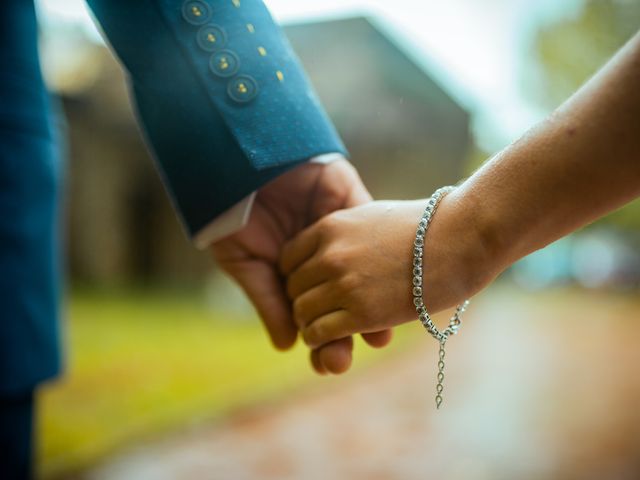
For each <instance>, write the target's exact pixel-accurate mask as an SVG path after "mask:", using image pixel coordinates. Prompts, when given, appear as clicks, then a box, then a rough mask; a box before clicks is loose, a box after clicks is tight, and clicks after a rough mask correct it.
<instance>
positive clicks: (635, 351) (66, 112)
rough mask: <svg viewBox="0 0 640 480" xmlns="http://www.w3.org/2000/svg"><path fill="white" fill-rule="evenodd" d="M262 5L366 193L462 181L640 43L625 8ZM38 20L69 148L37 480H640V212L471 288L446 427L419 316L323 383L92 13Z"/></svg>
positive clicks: (553, 1)
mask: <svg viewBox="0 0 640 480" xmlns="http://www.w3.org/2000/svg"><path fill="white" fill-rule="evenodd" d="M266 3H267V5H268V6H269V7H270V8H271V10H272V13H273V14H274V16H275V17H276V18H277V19H278V20H279V21H281V22H283V23H284V24H285V25H286V27H285V30H286V33H287V35H288V36H289V38H290V40H291V42H292V44H293V46H294V49H295V50H296V52H297V53H298V55H299V56H300V58H301V60H302V62H303V64H304V65H305V67H306V68H307V70H308V73H309V75H310V77H311V78H312V81H313V83H314V84H315V86H316V88H317V90H318V92H319V95H320V97H321V99H322V100H323V102H324V104H325V106H326V108H327V110H328V112H329V114H330V116H331V117H332V119H333V120H334V121H335V123H336V125H337V127H338V130H339V131H340V133H341V135H342V136H343V138H344V140H345V143H346V144H347V146H348V148H349V149H350V151H351V154H352V160H353V163H354V164H355V165H356V166H357V168H358V169H359V171H360V173H361V175H362V177H363V178H364V180H365V183H366V184H367V185H368V186H369V187H370V189H371V191H372V193H373V195H374V196H375V197H376V198H406V199H409V198H422V197H425V196H427V195H429V194H430V193H431V192H432V191H433V190H434V188H436V187H437V186H440V185H443V184H447V183H451V182H456V181H457V180H459V179H460V178H462V177H464V176H466V175H469V174H470V173H471V172H472V171H473V170H474V169H475V168H477V167H478V166H479V165H480V164H481V163H482V162H483V161H484V160H485V159H487V158H488V157H490V156H491V155H493V154H494V153H496V152H497V151H499V150H500V149H502V148H504V147H505V146H506V145H508V144H509V143H510V142H511V141H513V140H515V139H517V138H518V137H519V136H520V135H521V134H523V133H524V132H525V131H526V130H527V129H528V128H529V127H530V126H532V125H533V124H535V123H536V122H537V121H539V120H541V119H543V118H544V117H545V115H547V114H548V113H549V112H550V111H552V110H553V109H554V108H555V107H556V106H558V105H559V104H560V103H561V102H562V101H563V100H564V99H566V98H567V97H568V96H569V95H570V94H571V93H572V92H573V91H575V90H576V89H577V88H578V87H579V86H580V85H581V84H582V83H583V82H584V81H585V80H586V79H587V78H588V77H589V76H590V75H591V74H593V73H594V72H595V71H596V70H597V69H598V68H599V67H600V66H601V65H602V64H603V63H604V62H605V61H606V60H607V59H608V58H609V57H610V56H611V55H612V54H613V53H614V52H615V51H616V50H617V49H618V48H620V46H622V45H623V44H624V42H625V41H626V40H627V39H629V38H630V37H631V36H632V35H633V34H634V33H635V32H636V31H637V30H638V28H639V26H640V3H639V2H637V1H635V0H539V1H536V2H530V1H524V0H482V1H474V0H449V1H447V2H442V1H436V0H420V1H418V0H395V1H393V2H387V1H383V0H369V1H366V0H362V1H350V0H322V1H320V0H305V1H304V2H301V1H297V0H271V1H267V2H266ZM38 7H39V17H40V21H41V34H42V35H41V36H42V45H41V48H42V50H41V53H42V64H43V67H44V71H45V75H46V78H47V82H48V84H49V86H50V89H51V91H52V92H53V93H54V94H55V96H56V97H57V98H58V99H59V104H60V111H61V114H62V115H61V128H63V129H64V131H65V132H66V139H67V150H68V165H67V172H68V175H67V205H66V207H67V208H66V219H65V220H66V223H65V235H66V239H67V241H66V245H67V247H66V252H65V254H66V261H67V266H68V268H67V271H68V277H69V282H68V285H69V288H68V292H67V297H68V300H67V302H66V315H65V331H66V336H65V338H66V352H67V362H66V363H67V368H66V375H65V376H64V377H63V378H62V379H60V380H59V381H56V382H54V383H52V384H50V385H48V386H47V387H46V388H45V389H44V391H43V393H42V395H41V396H40V400H39V427H38V428H39V442H40V443H39V447H38V448H39V460H38V469H39V475H40V476H41V477H42V478H96V479H123V478H124V479H128V478H135V479H142V478H153V479H158V478H167V479H171V478H181V479H189V478H194V479H201V478H212V479H218V478H220V479H254V478H255V479H262V478H274V479H288V478H292V479H315V478H318V479H320V478H322V479H324V478H344V479H360V478H362V479H365V478H366V479H424V478H431V476H433V477H434V478H435V477H436V476H437V477H438V478H441V479H445V480H448V479H472V480H475V479H485V478H486V479H502V478H505V479H506V478H510V479H513V478H518V479H529V478H531V479H533V478H536V479H540V478H548V479H573V478H575V479H578V478H580V479H583V478H589V479H590V478H598V479H600V478H607V479H637V478H640V412H639V410H638V408H637V405H638V404H639V403H640V349H639V348H638V342H640V322H639V321H638V320H639V318H638V317H639V316H640V297H639V295H638V292H639V290H638V286H639V285H640V204H638V203H634V204H631V205H629V206H628V207H626V208H624V209H622V210H620V211H618V212H616V213H614V214H613V215H611V216H609V217H607V218H605V219H603V220H602V221H600V222H598V223H596V224H594V225H591V226H589V227H588V228H586V229H584V230H583V231H580V232H578V233H576V234H574V235H572V236H570V237H568V238H566V239H563V240H561V241H559V242H557V243H555V244H553V245H551V246H549V247H548V248H546V249H545V250H543V251H540V252H537V253H536V254H534V255H531V256H530V257H528V258H526V259H524V260H523V261H521V262H519V263H518V264H517V265H515V266H514V267H513V268H512V269H510V270H509V271H508V272H506V273H505V274H504V275H503V276H502V277H501V278H500V279H499V281H498V282H496V284H495V285H494V286H492V287H491V288H490V289H488V290H487V291H486V292H484V293H483V294H481V295H480V296H479V298H478V299H477V301H476V302H475V303H474V306H473V308H472V309H471V311H470V312H469V319H468V321H467V325H466V326H465V329H464V333H463V335H461V336H460V337H457V338H456V341H455V342H452V344H451V346H450V348H448V357H447V358H448V363H447V365H448V366H447V369H448V370H447V398H446V400H445V408H444V410H441V411H439V412H437V413H436V411H435V408H434V405H433V398H432V396H433V390H434V386H435V385H434V382H435V360H436V355H437V351H436V347H437V345H436V344H435V342H433V341H432V340H431V339H430V338H427V336H426V335H425V334H424V332H422V330H421V327H420V326H419V325H417V324H416V325H407V326H405V327H403V328H400V329H398V332H397V335H396V339H395V341H394V342H393V344H392V346H391V347H389V348H388V349H385V350H384V351H375V352H374V351H371V350H369V349H367V348H365V347H364V346H363V345H362V344H361V343H358V344H357V346H356V352H355V368H354V369H353V371H351V372H350V373H349V374H348V375H346V376H345V377H343V378H316V377H315V376H314V374H313V373H312V372H311V369H310V368H309V366H308V362H307V359H306V352H305V351H304V349H303V348H301V347H298V348H296V349H294V351H293V352H291V353H284V354H283V353H278V352H275V351H274V350H273V349H272V348H271V347H270V345H269V343H268V342H267V340H266V337H265V335H264V333H263V331H262V327H261V326H260V324H259V322H258V320H257V318H256V316H255V314H254V312H253V310H252V309H251V307H250V306H249V305H248V304H247V302H246V301H245V300H244V298H243V296H242V294H241V293H240V292H239V291H238V290H237V289H236V287H234V286H233V285H232V284H231V283H230V282H229V281H228V280H226V279H225V278H224V277H223V276H222V275H221V274H220V273H219V272H218V271H217V270H216V267H215V265H214V264H213V262H212V261H211V260H210V258H209V256H208V254H206V253H201V252H197V251H195V249H194V248H193V247H192V246H191V245H190V244H189V242H188V241H187V240H186V239H185V236H184V234H183V232H182V231H181V229H180V227H179V224H178V222H177V220H176V218H175V216H174V214H173V212H172V210H171V207H170V205H169V202H168V201H167V198H166V197H165V194H164V192H163V189H162V185H161V183H160V181H159V178H158V176H157V174H156V172H155V170H154V169H153V166H152V163H151V160H150V158H149V156H148V154H147V153H146V151H145V148H144V146H143V144H142V142H141V139H140V135H139V132H138V130H137V126H136V123H135V119H134V116H133V114H132V111H131V108H130V106H129V103H128V100H127V87H126V82H125V79H124V77H123V74H122V72H121V70H120V68H119V67H118V65H117V63H116V61H115V60H114V58H113V57H112V55H111V54H110V53H109V51H108V50H107V49H106V47H105V45H104V43H103V42H102V41H101V39H100V36H99V34H98V32H97V31H96V29H95V27H94V25H93V23H92V22H91V19H90V16H89V14H88V12H87V10H86V6H85V4H84V3H83V2H82V1H81V0H39V1H38ZM615 161H616V159H615V158H612V159H611V167H612V168H615Z"/></svg>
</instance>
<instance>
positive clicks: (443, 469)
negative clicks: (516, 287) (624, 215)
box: [86, 293, 640, 480]
mask: <svg viewBox="0 0 640 480" xmlns="http://www.w3.org/2000/svg"><path fill="white" fill-rule="evenodd" d="M566 295H567V294H565V297H564V298H561V297H555V296H545V297H543V299H544V301H540V298H538V299H537V300H538V301H534V299H535V297H529V299H523V297H522V296H514V295H511V294H509V295H505V294H504V293H501V294H493V295H489V296H486V297H485V299H484V300H480V301H479V302H476V304H475V305H474V308H473V309H472V311H471V313H472V315H471V318H470V319H469V320H468V321H467V324H466V325H465V328H464V329H463V330H462V333H461V335H459V336H458V337H456V338H454V339H453V341H452V342H451V344H450V347H449V349H448V354H447V383H446V390H445V405H444V408H443V410H440V411H438V412H436V411H435V407H434V402H433V394H434V385H433V380H434V367H435V358H436V345H435V343H434V342H433V341H431V340H430V339H428V338H426V337H425V340H424V342H421V343H420V345H419V346H418V348H417V349H416V350H415V351H412V352H406V353H405V354H403V355H402V356H399V357H397V358H394V359H393V360H392V361H390V362H388V363H386V364H384V365H379V366H377V367H375V368H372V369H369V370H368V371H366V372H362V373H359V374H357V375H351V376H347V377H345V378H342V379H339V380H335V379H334V380H331V381H328V382H327V383H326V385H327V387H326V388H324V389H321V390H319V389H315V390H314V391H312V392H306V393H304V394H303V395H299V396H297V397H296V398H295V399H293V400H290V401H287V402H285V403H284V404H282V403H280V404H278V405H271V406H263V407H260V408H256V409H254V410H252V411H250V412H245V413H243V414H241V415H237V416H235V417H234V418H231V419H229V420H227V421H225V422H223V423H219V424H216V425H213V426H208V427H204V428H201V429H198V430H194V431H192V432H190V433H184V434H180V435H178V436H176V437H175V438H171V439H168V440H163V441H161V442H158V443H155V444H153V445H147V446H145V447H144V448H139V449H136V450H134V451H131V452H128V453H126V454H124V455H122V456H120V457H118V458H116V459H113V460H112V461H110V462H108V463H107V464H105V465H103V466H101V467H99V468H97V469H96V470H94V471H93V472H89V473H88V474H87V475H86V478H88V479H91V480H115V479H117V480H122V479H135V480H146V479H153V480H162V479H171V480H173V479H185V480H189V479H224V480H227V479H230V480H245V479H246V480H253V479H260V480H261V479H265V480H267V479H278V480H288V479H296V480H297V479H302V480H316V479H318V480H321V479H322V480H324V479H346V480H360V479H362V480H365V479H366V480H392V479H393V480H396V479H398V480H413V479H416V480H417V479H428V478H429V479H430V478H434V479H438V480H454V479H461V480H483V479H491V480H496V479H503V478H504V479H519V480H523V479H524V480H526V479H541V478H543V479H556V478H557V479H567V480H570V479H574V478H575V479H578V478H580V479H583V478H594V479H596V478H607V479H621V480H624V479H637V478H640V409H638V408H637V405H639V404H640V347H638V345H637V342H638V341H639V340H640V309H639V305H640V304H639V303H638V302H635V301H632V300H629V299H628V298H612V297H605V296H597V295H595V296H590V297H577V298H571V299H570V301H567V299H566ZM568 295H570V296H571V295H575V294H568Z"/></svg>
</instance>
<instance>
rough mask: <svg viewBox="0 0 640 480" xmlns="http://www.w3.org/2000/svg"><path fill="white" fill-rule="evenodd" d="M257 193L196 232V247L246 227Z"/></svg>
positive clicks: (329, 158) (331, 156)
mask: <svg viewBox="0 0 640 480" xmlns="http://www.w3.org/2000/svg"><path fill="white" fill-rule="evenodd" d="M342 159H344V155H342V154H341V153H326V154H324V155H318V156H317V157H313V158H311V159H310V160H309V163H321V164H324V165H326V164H328V163H331V162H335V161H336V160H342ZM256 194H257V191H256V192H252V193H251V194H250V195H248V196H247V197H245V198H244V199H242V200H240V201H239V202H238V203H236V204H235V205H234V206H233V207H231V208H230V209H228V210H227V211H225V212H224V213H222V214H220V215H219V216H218V217H216V218H215V219H214V220H212V221H211V223H209V224H207V225H206V226H205V227H203V228H202V229H201V230H200V231H199V232H198V233H196V234H195V235H194V237H193V243H194V244H195V246H196V248H198V249H200V250H205V249H206V248H208V247H209V246H210V245H211V244H212V243H215V242H217V241H218V240H221V239H222V238H224V237H226V236H229V235H231V234H232V233H235V232H237V231H238V230H242V228H244V226H245V225H246V224H247V223H248V222H249V216H250V215H251V208H252V207H253V202H254V201H255V199H256Z"/></svg>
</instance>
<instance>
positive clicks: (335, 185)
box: [212, 160, 390, 373]
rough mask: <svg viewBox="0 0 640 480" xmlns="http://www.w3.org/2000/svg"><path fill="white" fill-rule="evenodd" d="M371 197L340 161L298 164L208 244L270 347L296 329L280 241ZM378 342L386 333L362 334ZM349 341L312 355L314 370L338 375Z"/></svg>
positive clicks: (288, 340)
mask: <svg viewBox="0 0 640 480" xmlns="http://www.w3.org/2000/svg"><path fill="white" fill-rule="evenodd" d="M370 200H371V197H370V195H369V193H368V192H367V190H366V188H365V187H364V185H363V184H362V181H361V180H360V177H359V176H358V174H357V172H356V171H355V169H354V168H353V167H352V166H351V164H350V163H348V162H347V161H346V160H340V161H336V162H333V163H330V164H327V165H323V164H304V165H301V166H299V167H297V168H295V169H294V170H292V171H290V172H287V173H286V174H284V175H282V176H280V177H278V178H277V179H276V180H274V181H273V182H271V183H269V184H268V185H266V186H265V187H263V188H262V189H261V190H260V191H259V192H258V195H257V197H256V201H255V204H254V206H253V209H252V212H251V217H250V219H249V223H248V225H247V226H246V227H245V228H243V229H242V230H241V231H239V232H237V233H235V234H233V235H231V236H229V237H227V238H225V239H223V240H221V241H219V242H217V243H216V244H214V245H213V247H212V251H213V255H214V257H215V258H216V260H217V261H218V263H219V265H220V266H221V268H222V269H223V270H225V271H226V272H227V273H228V274H229V275H230V276H231V277H233V278H234V279H235V280H236V281H237V282H238V283H239V284H240V286H241V287H242V288H243V289H244V291H245V292H246V294H247V295H248V297H249V298H250V300H251V301H252V303H253V305H254V306H255V308H256V310H257V311H258V314H259V315H260V317H261V318H262V321H263V323H264V325H265V327H266V329H267V331H268V332H269V335H270V337H271V340H272V341H273V344H274V345H275V346H276V348H279V349H283V350H284V349H287V348H290V347H291V346H292V345H293V344H294V343H295V340H296V338H297V334H298V330H297V328H296V325H295V323H294V322H293V317H292V309H291V302H290V300H289V299H288V298H287V294H286V290H285V285H284V282H283V280H282V278H281V276H280V274H279V272H278V268H277V263H278V259H279V258H280V255H281V250H282V248H283V247H284V245H285V243H286V242H287V241H289V240H290V239H292V238H293V237H294V236H295V235H296V234H298V233H299V232H300V231H301V230H303V229H304V228H305V227H307V226H308V225H310V224H312V223H313V222H314V221H316V220H318V219H319V218H321V217H323V216H325V215H327V214H329V213H331V212H333V211H335V210H338V209H342V208H349V207H353V206H356V205H360V204H363V203H366V202H369V201H370ZM365 340H367V341H368V342H369V343H370V344H372V345H374V346H382V345H385V344H386V343H388V341H389V340H390V332H380V333H375V334H373V335H368V336H366V337H365ZM351 349H352V340H351V339H350V338H345V339H341V340H339V341H337V342H335V343H333V344H331V345H327V347H325V348H324V349H321V350H318V351H314V352H313V353H312V358H311V360H312V363H313V366H314V368H315V369H316V371H318V373H325V372H326V371H330V372H333V373H340V372H342V371H345V370H346V369H347V368H349V365H350V363H351Z"/></svg>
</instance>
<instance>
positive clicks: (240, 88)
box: [227, 75, 259, 103]
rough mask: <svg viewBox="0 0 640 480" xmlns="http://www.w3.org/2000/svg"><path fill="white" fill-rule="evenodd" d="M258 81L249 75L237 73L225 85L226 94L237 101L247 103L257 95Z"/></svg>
mask: <svg viewBox="0 0 640 480" xmlns="http://www.w3.org/2000/svg"><path fill="white" fill-rule="evenodd" d="M258 90H259V89H258V83H257V82H256V81H255V80H254V79H253V78H252V77H250V76H249V75H239V76H237V77H236V78H234V79H233V80H231V81H230V82H229V84H228V85H227V94H228V95H229V97H230V98H231V99H232V100H233V101H234V102H238V103H248V102H250V101H251V100H253V99H254V98H256V96H257V95H258Z"/></svg>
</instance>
